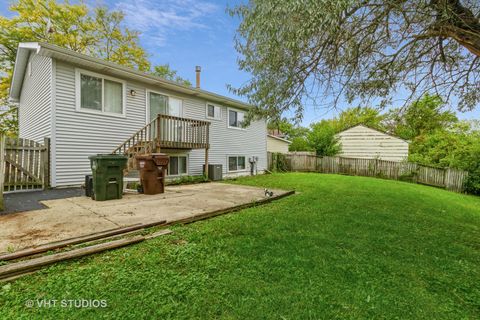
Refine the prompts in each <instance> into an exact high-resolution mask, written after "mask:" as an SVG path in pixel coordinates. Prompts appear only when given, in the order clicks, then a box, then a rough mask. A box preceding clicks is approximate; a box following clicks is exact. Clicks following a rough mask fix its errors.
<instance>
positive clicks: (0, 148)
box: [0, 134, 5, 210]
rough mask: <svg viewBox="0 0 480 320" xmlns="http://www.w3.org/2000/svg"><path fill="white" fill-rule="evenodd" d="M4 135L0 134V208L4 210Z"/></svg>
mask: <svg viewBox="0 0 480 320" xmlns="http://www.w3.org/2000/svg"><path fill="white" fill-rule="evenodd" d="M4 170H5V136H4V135H3V134H2V135H0V210H4V209H5V207H4V203H3V184H4V181H5V171H4Z"/></svg>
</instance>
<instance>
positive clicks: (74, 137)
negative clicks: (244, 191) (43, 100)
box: [55, 61, 267, 186]
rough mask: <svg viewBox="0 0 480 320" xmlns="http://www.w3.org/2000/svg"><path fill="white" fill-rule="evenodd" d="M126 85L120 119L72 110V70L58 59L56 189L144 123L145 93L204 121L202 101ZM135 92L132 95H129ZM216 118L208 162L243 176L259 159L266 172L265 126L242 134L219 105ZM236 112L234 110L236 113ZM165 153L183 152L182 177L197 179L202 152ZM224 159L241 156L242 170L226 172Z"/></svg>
mask: <svg viewBox="0 0 480 320" xmlns="http://www.w3.org/2000/svg"><path fill="white" fill-rule="evenodd" d="M124 81H125V84H126V92H127V93H128V94H126V106H125V117H123V118H121V117H112V116H111V115H107V114H103V113H98V112H78V111H76V99H75V66H74V65H71V64H70V63H66V62H61V61H57V66H56V159H55V160H56V169H55V171H56V172H55V173H56V179H55V185H56V186H68V185H80V184H82V183H83V181H84V176H85V175H86V174H90V172H91V169H90V162H89V160H88V156H90V155H94V154H97V153H110V152H112V151H113V150H114V149H115V148H116V147H117V146H119V145H120V144H121V143H123V142H124V141H125V140H127V139H128V138H129V137H130V136H132V135H133V134H134V133H135V132H137V131H138V130H139V129H140V128H142V127H143V126H144V125H145V122H146V120H147V119H148V118H147V91H154V92H161V93H162V94H164V95H167V96H169V97H173V98H174V99H179V101H181V104H182V108H181V109H182V115H181V116H182V117H185V118H191V119H197V120H205V116H206V114H205V112H206V110H205V106H206V104H207V101H205V100H203V99H199V98H196V97H193V96H189V95H185V94H179V93H177V92H173V91H169V90H164V89H163V88H161V87H157V86H153V85H144V84H142V83H138V82H131V81H128V80H124ZM131 90H135V93H136V94H135V95H132V94H130V92H131ZM218 107H219V108H218V109H219V112H220V119H219V120H210V123H211V125H210V150H209V163H210V164H221V165H222V167H223V173H224V175H225V176H237V175H245V174H249V172H250V164H249V162H248V159H249V158H250V157H258V162H257V171H258V172H259V173H262V172H263V171H264V170H265V169H266V168H267V152H266V145H267V143H266V136H267V129H266V122H265V121H264V120H261V121H253V122H252V124H251V125H250V126H248V127H247V128H245V129H242V130H231V129H229V128H228V116H227V109H228V108H227V106H221V105H218ZM235 110H237V109H235ZM161 152H165V153H167V154H172V155H174V153H177V154H178V153H180V152H184V153H186V154H187V156H188V157H187V159H188V160H187V167H188V168H187V174H188V175H202V174H203V165H204V163H205V150H204V149H193V150H187V151H182V150H169V149H162V151H161ZM228 155H245V157H246V159H245V162H246V163H245V170H242V171H238V172H232V173H229V172H228V162H227V156H228Z"/></svg>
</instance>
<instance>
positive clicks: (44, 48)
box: [20, 43, 252, 109]
mask: <svg viewBox="0 0 480 320" xmlns="http://www.w3.org/2000/svg"><path fill="white" fill-rule="evenodd" d="M28 44H33V43H25V45H28ZM35 44H36V46H37V47H38V49H37V50H38V53H40V54H43V55H46V56H50V57H53V58H56V59H59V60H62V59H63V60H67V59H66V58H67V57H68V58H69V60H68V61H70V60H72V58H73V60H76V61H77V62H78V63H80V62H83V63H90V64H93V65H95V66H96V67H97V68H102V69H103V70H104V71H110V72H112V73H115V74H119V75H123V76H124V77H127V78H130V79H135V80H137V81H139V82H144V83H149V84H154V85H160V86H162V87H163V88H166V89H170V90H173V91H177V92H181V93H184V94H188V95H192V96H196V97H200V98H204V99H206V100H211V101H212V102H217V103H222V104H227V105H229V106H233V107H237V108H242V109H249V108H251V107H252V106H251V105H249V104H247V103H244V102H242V101H239V100H235V99H232V98H229V97H225V96H221V95H219V94H216V93H213V92H209V91H206V90H202V89H197V88H192V87H188V86H184V85H182V84H179V83H176V82H174V81H170V80H166V79H163V78H160V77H156V76H153V75H149V74H147V73H144V72H141V71H137V70H134V69H132V68H128V67H124V66H121V65H118V64H116V63H113V62H109V61H105V60H102V59H98V58H94V57H90V56H87V55H84V54H81V53H78V52H75V51H71V50H68V49H64V48H61V47H58V46H55V45H51V44H48V43H35ZM20 87H21V86H20Z"/></svg>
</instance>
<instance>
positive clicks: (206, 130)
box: [204, 123, 210, 179]
mask: <svg viewBox="0 0 480 320" xmlns="http://www.w3.org/2000/svg"><path fill="white" fill-rule="evenodd" d="M205 143H206V147H205V170H204V174H205V177H206V178H207V179H208V149H210V123H207V126H206V128H205Z"/></svg>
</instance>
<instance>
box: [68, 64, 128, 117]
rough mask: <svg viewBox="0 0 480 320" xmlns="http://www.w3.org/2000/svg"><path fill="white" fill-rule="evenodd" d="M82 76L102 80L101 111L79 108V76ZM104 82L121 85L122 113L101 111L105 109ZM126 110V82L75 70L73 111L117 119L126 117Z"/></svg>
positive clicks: (80, 85) (82, 70)
mask: <svg viewBox="0 0 480 320" xmlns="http://www.w3.org/2000/svg"><path fill="white" fill-rule="evenodd" d="M82 74H84V75H86V76H91V77H95V78H100V79H102V110H101V111H99V110H93V109H87V108H82V107H81V103H82V102H81V95H80V93H81V89H82V88H81V87H82V84H81V79H80V77H81V75H82ZM104 80H110V81H114V82H118V83H121V84H122V113H114V112H105V111H103V110H104V108H105V92H104V90H105V85H104V83H105V81H104ZM126 108H127V82H126V81H125V80H121V79H118V78H114V77H110V76H106V75H103V74H100V73H96V72H92V71H88V70H84V69H80V68H75V110H76V111H77V112H84V113H91V114H97V115H105V116H111V117H118V118H125V117H126Z"/></svg>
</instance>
